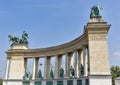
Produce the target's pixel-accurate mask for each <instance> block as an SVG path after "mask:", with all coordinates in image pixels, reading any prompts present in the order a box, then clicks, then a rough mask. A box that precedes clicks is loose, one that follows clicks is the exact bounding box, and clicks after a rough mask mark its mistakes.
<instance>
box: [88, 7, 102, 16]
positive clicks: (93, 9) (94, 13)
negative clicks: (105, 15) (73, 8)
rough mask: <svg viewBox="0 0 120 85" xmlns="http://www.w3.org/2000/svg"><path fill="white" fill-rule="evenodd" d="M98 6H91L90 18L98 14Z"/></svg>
mask: <svg viewBox="0 0 120 85" xmlns="http://www.w3.org/2000/svg"><path fill="white" fill-rule="evenodd" d="M100 9H102V8H100V7H99V6H98V5H97V6H95V5H94V6H93V7H92V8H91V13H90V18H92V17H97V16H100Z"/></svg>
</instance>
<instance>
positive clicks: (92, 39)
mask: <svg viewBox="0 0 120 85" xmlns="http://www.w3.org/2000/svg"><path fill="white" fill-rule="evenodd" d="M109 28H110V25H107V23H106V22H104V20H103V19H102V17H93V18H91V19H90V21H89V22H88V24H87V25H86V26H85V33H86V35H87V37H88V51H89V66H90V72H89V78H90V79H89V83H90V85H111V77H110V69H109V68H110V66H109V59H108V42H107V33H108V31H109ZM108 76H109V77H108ZM106 77H107V78H106Z"/></svg>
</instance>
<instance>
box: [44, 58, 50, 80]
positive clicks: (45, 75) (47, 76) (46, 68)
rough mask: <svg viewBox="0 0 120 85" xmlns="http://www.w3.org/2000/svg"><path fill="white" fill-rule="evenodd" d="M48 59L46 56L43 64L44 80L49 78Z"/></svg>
mask: <svg viewBox="0 0 120 85" xmlns="http://www.w3.org/2000/svg"><path fill="white" fill-rule="evenodd" d="M50 59H51V57H50V56H48V57H46V58H45V61H44V62H45V64H44V78H45V79H47V78H49V71H50Z"/></svg>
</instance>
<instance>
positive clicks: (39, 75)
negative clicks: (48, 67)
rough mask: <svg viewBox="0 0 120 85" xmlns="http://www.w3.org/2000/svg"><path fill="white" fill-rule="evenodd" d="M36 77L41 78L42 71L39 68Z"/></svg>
mask: <svg viewBox="0 0 120 85" xmlns="http://www.w3.org/2000/svg"><path fill="white" fill-rule="evenodd" d="M37 78H42V72H41V70H39V72H38V75H37Z"/></svg>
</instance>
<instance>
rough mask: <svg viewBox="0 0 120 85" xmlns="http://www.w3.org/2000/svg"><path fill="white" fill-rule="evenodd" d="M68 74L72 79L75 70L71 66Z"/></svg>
mask: <svg viewBox="0 0 120 85" xmlns="http://www.w3.org/2000/svg"><path fill="white" fill-rule="evenodd" d="M70 74H71V75H72V77H74V76H75V69H74V68H73V67H72V66H71V68H70Z"/></svg>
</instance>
